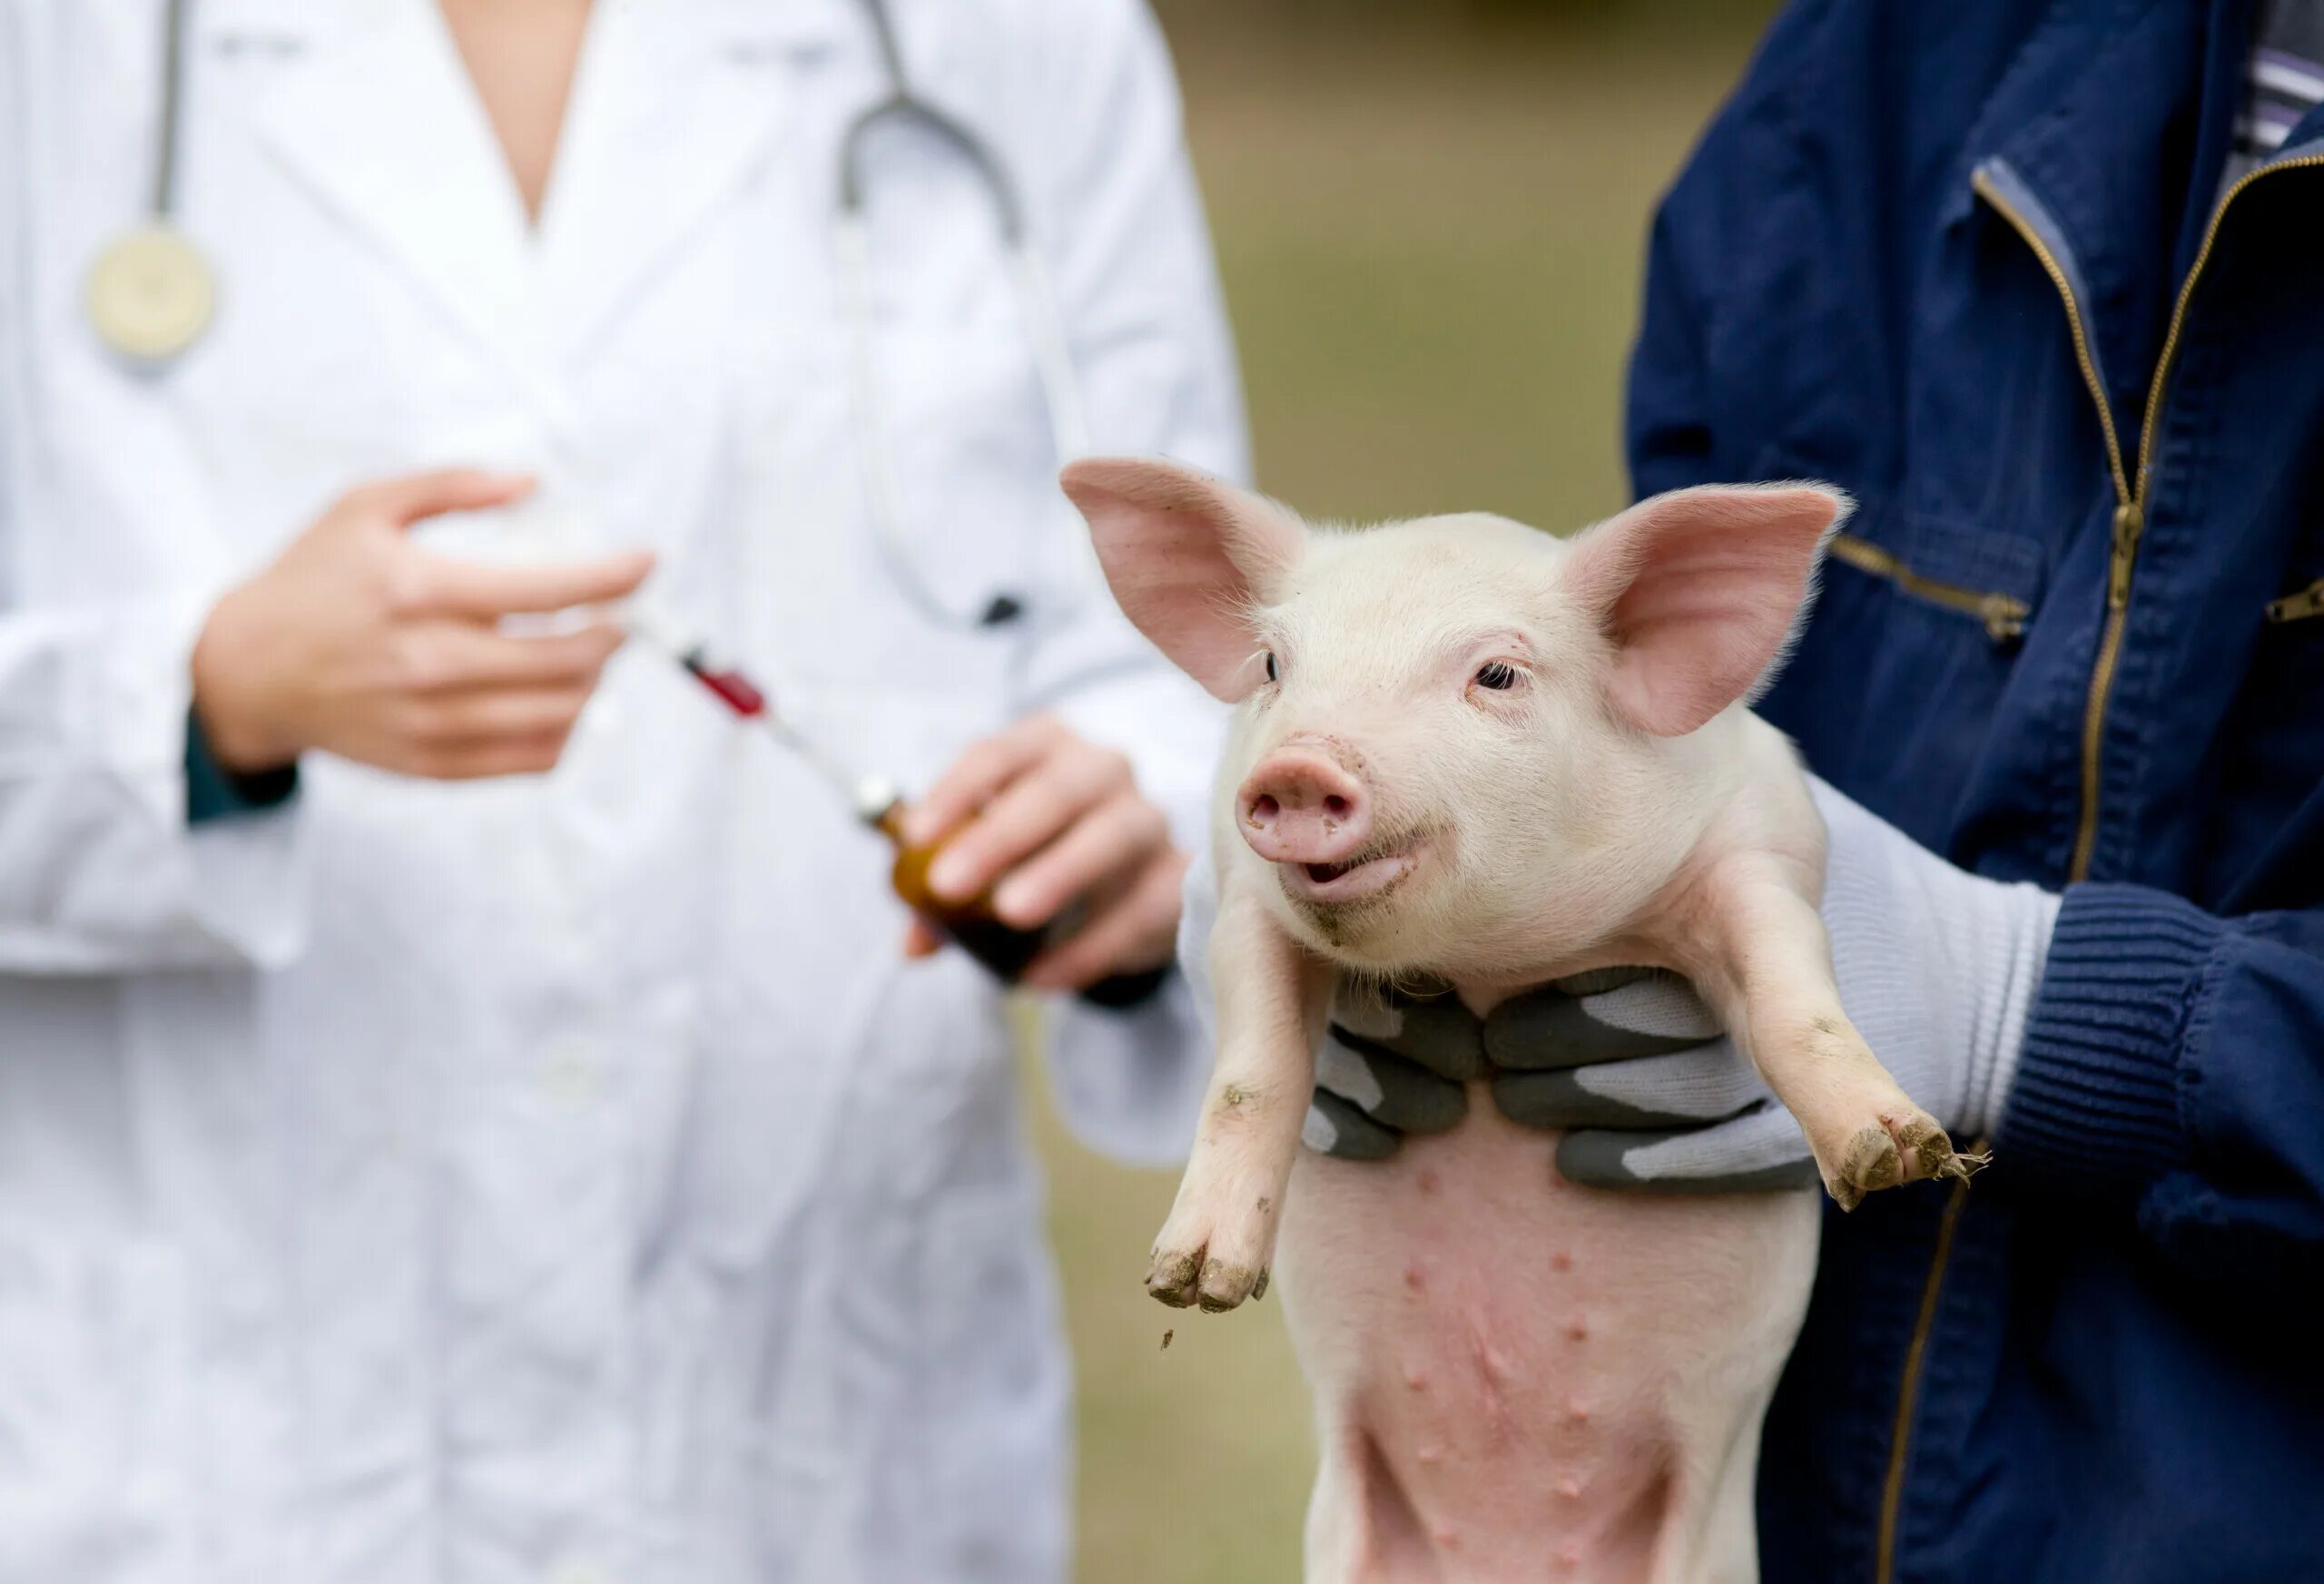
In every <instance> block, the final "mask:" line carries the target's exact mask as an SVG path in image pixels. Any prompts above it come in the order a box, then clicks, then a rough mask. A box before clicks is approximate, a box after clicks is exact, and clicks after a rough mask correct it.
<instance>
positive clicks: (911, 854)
mask: <svg viewBox="0 0 2324 1584" xmlns="http://www.w3.org/2000/svg"><path fill="white" fill-rule="evenodd" d="M628 625H629V631H630V634H631V635H632V637H633V638H635V639H636V640H638V641H640V642H642V643H644V644H646V645H647V646H649V647H651V648H654V649H656V650H658V651H660V652H661V653H662V654H665V655H667V656H668V657H669V658H670V659H672V660H673V661H675V662H676V664H678V665H679V666H681V667H682V668H684V671H685V672H686V673H687V674H689V675H691V676H692V677H694V680H695V681H696V682H698V683H700V684H702V686H703V687H704V690H706V691H707V692H708V693H709V694H711V695H712V696H713V697H714V698H715V699H717V700H718V702H719V703H722V704H724V706H725V707H726V709H727V711H728V712H729V713H732V714H733V715H734V716H736V717H737V718H738V719H741V720H743V721H745V722H747V723H750V724H752V725H754V726H756V727H758V728H759V729H760V730H761V731H763V732H764V733H767V734H768V735H769V736H771V737H773V739H774V740H775V741H776V742H778V743H782V744H783V746H784V747H785V748H788V749H790V750H791V751H792V752H793V753H797V754H798V755H799V756H800V757H801V758H802V759H803V761H804V762H806V763H807V765H808V766H809V767H810V768H811V769H812V770H813V771H814V772H815V773H816V774H817V775H818V776H819V777H821V778H822V780H823V781H824V782H826V783H827V784H829V785H830V786H831V787H832V790H833V791H834V792H837V793H838V794H839V796H840V797H841V798H842V801H844V802H845V803H846V804H847V806H848V809H849V810H850V812H852V813H853V814H854V816H855V817H856V818H857V819H858V820H860V821H862V822H863V823H864V824H865V825H867V826H869V827H871V828H872V829H873V830H875V831H879V832H880V833H881V835H883V836H885V837H886V838H887V839H888V841H889V842H890V843H891V845H892V846H893V847H894V849H895V851H896V860H895V867H894V869H893V871H892V873H891V881H892V883H893V885H894V887H895V890H896V894H897V895H898V896H900V897H901V898H902V899H903V900H904V902H905V903H906V904H907V905H908V906H910V907H911V910H912V911H913V912H914V914H915V915H917V916H918V917H919V918H920V919H921V920H922V921H923V922H924V923H925V924H926V925H927V926H928V927H929V928H930V929H931V930H933V931H935V932H936V933H937V934H938V935H940V937H942V938H943V939H944V940H950V942H952V943H953V944H954V945H956V946H958V947H960V949H962V950H963V951H966V952H967V953H968V954H969V955H970V957H972V958H974V959H976V960H977V961H978V962H980V963H981V964H983V965H984V967H985V968H986V969H988V970H990V972H991V973H992V974H993V976H994V977H995V978H997V979H1000V980H1001V981H1002V982H1003V983H1006V984H1013V983H1015V982H1016V981H1017V980H1018V979H1019V976H1020V975H1022V974H1023V973H1024V972H1025V970H1026V969H1027V967H1028V966H1029V965H1030V964H1031V963H1032V962H1033V961H1034V960H1035V959H1037V958H1039V957H1040V956H1041V954H1042V953H1043V952H1044V951H1046V950H1049V949H1052V948H1054V947H1056V946H1058V945H1059V942H1060V940H1063V939H1064V938H1066V937H1068V936H1069V935H1071V934H1072V933H1073V931H1074V930H1075V928H1076V927H1077V925H1078V924H1079V923H1080V922H1081V916H1082V914H1083V911H1084V910H1082V909H1080V908H1079V907H1078V906H1068V907H1067V908H1066V909H1064V910H1061V911H1060V912H1059V915H1058V916H1057V917H1056V918H1055V919H1053V920H1051V921H1050V922H1049V924H1048V925H1047V926H1045V927H1043V928H1039V929H1019V928H1017V927H1015V926H1013V925H1010V924H1008V923H1006V922H1004V921H1003V920H1001V918H1000V914H999V913H998V912H997V911H996V910H995V908H994V905H993V893H992V890H991V888H987V889H986V890H983V891H981V892H980V893H979V894H977V895H975V896H973V897H971V898H970V899H969V900H966V901H959V902H953V901H946V900H943V899H942V898H940V897H939V896H938V895H937V894H936V892H935V891H934V890H932V889H931V887H930V885H929V883H928V875H929V870H930V867H931V865H932V864H933V863H934V862H935V861H936V859H937V856H938V854H939V853H940V852H941V851H944V850H945V848H946V845H947V843H948V842H949V841H950V839H951V838H952V836H953V835H954V834H955V833H956V832H955V831H953V830H950V829H940V830H938V831H935V832H934V833H933V834H932V835H931V837H929V838H928V839H927V840H924V841H911V840H910V839H908V837H907V835H906V830H905V827H906V822H907V815H906V810H905V803H904V799H903V796H902V794H901V791H900V790H899V789H898V788H897V786H896V784H895V782H891V781H890V780H888V779H887V778H885V777H883V776H879V775H868V774H862V773H859V772H855V771H854V770H852V768H851V767H849V766H847V765H846V764H844V763H842V762H841V761H840V759H839V758H838V757H837V756H835V755H834V754H832V753H830V752H829V751H828V750H826V749H825V748H824V747H823V746H822V744H820V743H816V742H815V741H813V740H812V738H810V737H808V736H807V735H805V734H804V733H802V732H801V731H800V730H799V729H798V728H797V726H796V725H794V724H793V723H791V722H790V721H788V720H786V719H784V718H783V715H782V713H780V712H779V711H778V710H777V709H776V708H775V707H774V702H773V698H772V696H771V695H770V694H768V692H767V691H766V689H765V688H763V687H762V686H761V685H759V684H757V683H756V682H755V681H753V679H752V678H751V677H750V676H748V675H747V674H744V673H743V670H742V669H741V668H740V667H738V666H736V665H734V664H729V663H728V662H726V661H725V660H724V659H723V658H721V657H719V656H717V655H715V654H713V653H712V652H711V650H710V649H709V648H708V646H707V645H705V644H702V643H700V642H697V641H695V640H694V639H693V638H692V637H691V635H688V634H686V633H685V632H684V631H683V630H682V629H680V628H677V627H675V625H672V624H670V623H668V622H666V621H664V620H662V619H660V618H658V617H657V616H656V615H654V614H653V613H651V612H649V611H645V610H642V609H635V608H633V610H632V611H631V612H630V615H629V617H628ZM970 818H971V819H972V818H973V816H972V814H971V816H970ZM1168 883H1169V885H1170V888H1171V890H1172V891H1173V893H1174V896H1175V890H1176V886H1177V881H1176V878H1175V877H1172V878H1170V880H1169V882H1168ZM1160 972H1161V970H1160V969H1141V970H1138V971H1136V972H1131V973H1124V974H1117V975H1113V976H1111V977H1109V978H1108V979H1103V980H1100V981H1099V982H1098V984H1096V985H1092V986H1090V987H1089V988H1088V989H1086V990H1085V991H1084V992H1083V994H1085V995H1086V996H1088V997H1090V998H1091V999H1096V1000H1098V1001H1100V1002H1105V1003H1108V1004H1123V1003H1127V1002H1129V1001H1132V1000H1136V999H1142V997H1143V995H1144V994H1145V993H1147V991H1148V990H1150V989H1151V987H1152V985H1153V984H1154V983H1156V982H1157V980H1158V979H1159V977H1160Z"/></svg>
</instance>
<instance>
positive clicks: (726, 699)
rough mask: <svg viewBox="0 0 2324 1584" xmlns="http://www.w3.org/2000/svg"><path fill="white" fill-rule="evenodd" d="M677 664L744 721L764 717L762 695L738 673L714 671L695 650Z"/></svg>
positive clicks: (764, 702)
mask: <svg viewBox="0 0 2324 1584" xmlns="http://www.w3.org/2000/svg"><path fill="white" fill-rule="evenodd" d="M678 664H681V665H683V666H684V667H685V668H686V670H687V671H688V672H689V673H691V674H693V676H694V680H695V681H696V682H699V683H701V684H702V685H703V686H704V687H706V688H708V689H709V690H710V691H711V692H713V693H714V694H717V695H718V697H719V700H720V702H721V703H724V704H725V706H726V707H727V708H728V709H730V710H732V711H734V713H736V714H738V715H740V716H742V717H743V719H744V720H753V719H755V718H757V717H758V716H760V715H763V714H764V713H766V694H763V693H761V692H760V691H759V690H758V689H757V688H756V687H754V686H753V685H752V684H751V679H750V678H749V677H747V676H744V675H743V674H742V673H741V672H739V671H722V670H718V669H715V668H714V667H713V666H712V665H711V664H710V662H709V661H708V660H707V659H706V658H704V654H703V652H702V651H701V650H699V649H696V650H694V651H693V652H692V653H690V654H684V655H681V656H680V657H679V660H678Z"/></svg>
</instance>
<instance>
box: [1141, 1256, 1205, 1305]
mask: <svg viewBox="0 0 2324 1584" xmlns="http://www.w3.org/2000/svg"><path fill="white" fill-rule="evenodd" d="M1201 1286H1202V1254H1201V1253H1200V1252H1199V1251H1196V1253H1194V1254H1171V1253H1166V1252H1165V1251H1163V1250H1161V1249H1158V1248H1157V1249H1156V1250H1155V1251H1154V1259H1153V1262H1152V1263H1151V1264H1148V1265H1147V1269H1146V1290H1147V1292H1148V1293H1151V1294H1153V1295H1154V1296H1155V1298H1156V1299H1157V1300H1158V1301H1160V1302H1161V1303H1164V1304H1168V1305H1169V1306H1170V1307H1171V1308H1173V1309H1188V1308H1192V1307H1193V1305H1194V1302H1195V1299H1196V1297H1197V1296H1198V1295H1199V1294H1200V1291H1201Z"/></svg>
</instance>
